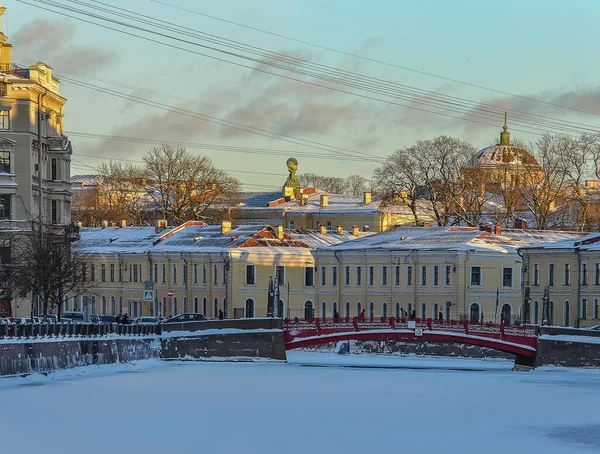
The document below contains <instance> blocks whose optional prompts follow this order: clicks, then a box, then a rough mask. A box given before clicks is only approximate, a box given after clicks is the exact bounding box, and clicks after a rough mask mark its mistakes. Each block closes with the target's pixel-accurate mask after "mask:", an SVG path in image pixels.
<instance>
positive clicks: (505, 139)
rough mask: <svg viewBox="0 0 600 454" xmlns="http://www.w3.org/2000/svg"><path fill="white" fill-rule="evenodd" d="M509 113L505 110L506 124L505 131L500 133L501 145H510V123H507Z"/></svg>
mask: <svg viewBox="0 0 600 454" xmlns="http://www.w3.org/2000/svg"><path fill="white" fill-rule="evenodd" d="M507 116H508V113H507V111H504V126H503V127H502V129H503V131H502V132H501V133H500V145H510V132H508V125H507V124H506V120H507Z"/></svg>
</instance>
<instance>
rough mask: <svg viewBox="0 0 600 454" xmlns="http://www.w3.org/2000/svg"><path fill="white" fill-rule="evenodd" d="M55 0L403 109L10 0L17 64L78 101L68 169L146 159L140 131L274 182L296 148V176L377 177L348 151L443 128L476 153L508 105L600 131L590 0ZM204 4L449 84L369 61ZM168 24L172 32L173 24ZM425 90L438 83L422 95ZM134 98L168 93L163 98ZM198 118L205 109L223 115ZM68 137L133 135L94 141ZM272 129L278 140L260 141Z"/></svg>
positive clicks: (251, 179)
mask: <svg viewBox="0 0 600 454" xmlns="http://www.w3.org/2000/svg"><path fill="white" fill-rule="evenodd" d="M50 1H51V2H55V3H57V4H61V5H66V6H70V7H75V8H84V6H82V5H83V4H87V5H95V6H99V7H102V8H108V6H107V5H114V6H118V7H121V8H127V9H129V10H132V11H134V12H136V13H141V14H145V15H147V16H151V17H152V18H154V19H161V20H164V21H168V22H170V23H171V25H170V26H171V27H175V26H177V27H180V26H183V27H189V29H193V30H188V32H193V33H194V34H196V37H189V36H188V37H183V38H185V39H186V40H188V41H193V42H194V43H203V44H207V43H206V42H204V41H200V40H199V39H198V38H197V33H198V32H203V33H209V34H212V35H217V36H218V37H219V38H225V39H230V40H235V41H238V42H241V43H243V44H246V45H251V46H256V47H260V48H262V49H264V50H269V51H273V52H281V53H286V54H287V55H291V56H295V57H300V58H303V59H306V60H310V61H312V62H315V63H318V64H321V65H327V66H330V67H334V68H338V69H343V70H344V71H348V72H351V73H353V74H352V76H357V75H363V76H369V77H374V78H378V79H381V81H379V86H378V87H376V86H375V85H374V83H375V82H373V81H372V80H371V81H369V85H368V87H371V90H373V87H375V88H376V89H377V90H379V91H378V92H377V93H375V94H374V93H373V92H372V91H371V92H368V93H367V92H364V91H361V90H360V88H357V87H343V86H342V87H340V86H338V85H332V84H331V83H329V82H322V81H317V80H315V79H311V78H309V77H306V76H298V75H297V74H290V73H284V72H280V73H281V74H283V75H288V76H291V77H295V78H302V79H304V80H306V81H308V82H311V83H319V84H325V85H329V86H331V87H333V88H338V89H339V88H341V89H343V90H345V91H352V92H354V93H359V94H362V95H365V96H370V97H379V98H384V99H386V100H388V101H390V102H392V103H399V104H402V105H403V106H398V105H395V104H390V103H384V102H381V101H377V100H372V99H367V98H365V97H359V96H355V95H352V94H346V93H340V92H339V91H334V90H331V89H326V88H319V87H315V86H313V85H309V84H303V83H300V82H296V81H293V80H290V79H285V78H281V77H277V76H273V75H269V74H264V73H261V72H258V71H256V70H255V69H252V68H256V64H255V63H252V62H248V61H246V60H239V59H236V57H231V56H229V55H224V54H219V53H212V55H214V56H217V57H218V58H224V59H227V60H230V61H236V62H238V63H242V64H245V65H248V66H250V67H251V68H244V67H240V66H235V65H232V64H229V63H226V62H219V61H216V60H215V59H211V58H207V57H203V56H200V55H197V54H194V53H190V52H185V51H182V50H178V49H173V48H169V47H165V46H163V45H161V44H158V43H152V42H148V41H143V40H140V39H138V38H135V37H132V36H127V35H123V34H120V33H118V32H115V31H111V30H107V29H104V28H100V27H97V26H94V25H91V24H88V23H84V22H80V21H77V20H75V19H72V18H68V17H64V16H61V15H59V14H56V13H52V12H48V11H43V10H41V9H38V8H36V7H34V6H32V5H39V6H44V7H47V8H51V9H55V8H54V7H52V6H48V5H47V4H45V5H44V4H42V3H40V1H39V0H23V1H20V0H4V2H3V3H4V6H5V7H6V8H7V13H6V15H5V21H4V24H3V30H4V33H5V34H7V35H8V36H9V42H10V43H12V44H13V46H14V48H13V60H14V62H15V63H18V64H31V63H35V62H36V61H39V60H41V61H44V62H45V63H47V64H49V65H50V66H52V67H53V68H54V71H55V74H56V76H57V77H58V78H59V80H61V93H62V94H63V95H64V96H65V97H66V98H67V99H68V102H67V105H66V109H65V118H64V125H65V131H66V132H67V134H68V133H69V132H71V133H73V134H72V135H71V138H72V141H73V146H74V155H73V159H74V161H73V166H72V174H82V173H94V170H93V168H90V167H89V166H91V167H94V166H95V165H97V163H98V162H99V160H100V159H102V158H104V159H110V158H117V159H130V160H134V161H135V160H139V159H140V158H141V156H142V155H143V153H144V151H145V150H147V149H148V148H149V147H151V146H152V144H149V143H139V142H140V139H144V140H145V141H146V142H148V141H150V142H153V143H154V142H160V141H179V142H186V143H189V144H193V145H194V148H191V147H190V148H189V150H190V151H192V152H193V153H205V154H207V155H208V156H210V157H211V158H212V159H213V161H214V163H215V164H216V165H217V166H219V167H221V168H223V169H226V170H228V171H231V172H232V174H233V175H234V176H236V177H237V178H239V179H240V180H241V181H242V183H243V184H244V188H245V189H247V190H256V191H260V190H272V189H279V188H280V187H281V186H282V184H283V183H284V181H285V179H286V166H285V161H286V159H287V158H288V157H289V156H295V157H297V158H298V160H299V162H300V168H299V173H303V172H316V173H321V174H327V175H332V176H342V177H343V176H348V175H350V174H353V173H359V174H361V175H363V176H365V177H366V178H369V177H370V176H371V174H372V171H373V169H374V168H375V167H376V165H377V163H375V162H372V161H373V159H372V158H371V161H368V160H357V159H352V160H350V159H344V156H348V155H354V156H358V155H363V156H364V155H369V156H370V157H372V156H376V157H379V158H381V159H383V158H385V157H386V156H387V155H389V154H390V153H391V152H393V151H394V150H395V149H397V148H400V147H403V146H407V145H410V144H412V143H413V142H414V141H416V140H423V139H430V138H433V137H436V136H438V135H441V134H445V135H451V136H454V137H457V138H459V139H462V140H465V141H468V142H470V143H472V144H473V145H474V146H475V147H477V148H482V147H484V146H487V145H489V143H490V142H491V141H494V140H497V137H498V134H499V132H500V130H501V127H502V124H503V114H502V113H501V111H502V110H504V109H508V111H509V113H508V116H509V130H510V131H511V133H512V137H513V138H519V139H521V140H524V141H530V140H535V139H536V138H537V137H539V136H538V134H541V133H543V132H544V131H548V132H553V131H555V132H564V131H565V130H562V131H561V130H559V129H557V128H556V127H555V125H553V124H551V123H552V122H556V121H558V123H557V124H558V125H561V126H565V125H566V123H564V122H565V121H570V122H573V123H569V124H568V125H569V127H571V128H573V130H569V131H568V132H569V133H570V134H576V133H577V132H578V131H579V130H581V128H584V127H585V128H587V130H590V131H594V130H600V87H599V85H598V81H599V80H600V64H599V63H598V61H599V58H598V57H599V53H600V52H599V50H598V43H599V42H600V27H598V26H597V24H598V22H599V20H600V2H597V1H595V0H588V1H583V0H579V1H576V0H574V1H569V2H564V1H550V0H539V1H534V0H529V1H522V0H520V1H494V2H487V1H486V2H482V1H476V0H474V1H467V0H462V1H460V0H454V1H441V0H440V1H433V0H422V1H418V2H415V1H400V0H396V1H371V2H366V1H356V0H337V1H318V0H294V1H292V0H288V1H285V0H256V1H246V0H219V1H201V0H160V1H162V2H164V3H168V4H169V5H171V6H175V7H178V8H184V9H188V10H191V11H182V10H181V9H174V8H172V7H169V6H166V5H163V4H160V3H157V2H154V1H152V0H127V1H123V0H120V1H118V0H101V2H93V1H92V0H76V1H69V0H50ZM26 3H30V4H31V5H28V4H26ZM195 13H202V14H206V15H210V16H215V17H218V18H220V19H224V20H227V21H233V22H238V23H241V24H244V25H247V26H250V27H254V28H258V29H263V30H266V31H269V32H272V33H275V34H279V35H284V36H285V37H290V38H294V39H296V40H299V41H305V42H309V43H313V44H317V45H319V46H324V47H328V48H332V49H336V50H339V51H343V52H346V53H351V54H358V55H361V56H364V57H368V58H370V59H373V60H380V61H383V62H386V63H389V64H391V65H396V66H402V67H405V68H410V69H413V70H417V71H422V72H427V73H431V74H435V75H438V76H441V77H443V78H446V79H443V78H436V77H431V76H428V75H425V74H421V73H418V72H415V71H409V70H406V69H401V68H398V67H394V66H391V65H384V64H380V63H376V62H373V61H365V60H361V59H359V58H355V57H352V56H348V55H343V54H340V53H335V52H332V51H328V50H325V49H322V48H318V47H314V46H310V45H308V44H303V43H300V42H297V41H292V40H288V39H285V38H284V37H280V36H273V35H270V34H265V33H262V32H259V31H256V30H251V29H248V28H244V27H240V26H236V25H234V24H231V23H227V22H224V21H220V20H216V19H212V18H208V17H206V16H201V15H199V14H195ZM66 14H73V13H66ZM99 14H103V15H105V16H108V14H105V13H102V12H100V13H99ZM73 15H74V16H77V14H73ZM138 17H139V16H138ZM86 19H88V20H94V19H90V18H89V17H88V18H86ZM96 21H97V22H101V21H99V20H96ZM107 25H108V24H107ZM137 25H139V24H137ZM113 26H114V25H113ZM143 26H144V27H149V26H148V25H143ZM117 28H119V27H118V26H117ZM149 28H153V27H149ZM128 32H135V30H131V29H129V30H128ZM136 33H143V32H136ZM161 33H165V34H169V32H168V31H167V32H165V31H164V30H162V31H161ZM170 34H171V35H173V33H170ZM145 36H148V37H150V38H151V39H155V40H158V41H160V42H163V43H166V42H168V43H171V44H173V45H177V46H181V47H185V48H187V49H190V50H192V51H193V52H203V53H210V52H209V51H206V49H204V48H201V47H198V46H197V45H194V44H190V43H182V42H181V41H171V40H169V39H168V38H166V37H160V36H155V35H149V34H145ZM178 36H179V35H178ZM241 53H243V54H244V55H248V53H247V52H241ZM260 68H263V69H266V70H268V71H273V70H272V69H271V68H269V67H265V66H260ZM74 73H77V74H74ZM61 76H63V77H61ZM90 77H94V78H100V79H102V80H98V79H90ZM65 78H71V79H76V80H78V81H81V82H84V83H87V84H92V85H94V86H98V87H102V88H103V89H105V90H109V91H117V92H119V93H121V96H124V97H125V99H123V97H121V98H119V97H114V96H110V95H108V94H105V93H99V92H97V91H92V90H90V89H88V88H83V87H80V86H76V85H74V84H73V83H71V82H69V81H67V80H65ZM447 79H454V80H458V81H461V82H466V83H469V84H473V85H480V86H485V87H487V88H491V89H493V90H497V91H500V92H505V93H510V94H515V95H519V96H521V97H527V98H536V99H540V100H543V101H545V102H546V103H551V104H554V105H549V104H542V103H535V102H533V101H529V100H526V99H523V98H516V97H513V96H510V95H507V94H502V93H498V92H494V91H490V90H485V89H482V88H476V87H473V86H468V85H465V84H460V83H456V82H451V81H449V80H447ZM384 81H385V82H384ZM382 84H383V85H382ZM391 84H402V87H400V86H399V85H393V86H392V85H391ZM392 90H396V91H395V93H396V94H398V93H399V91H398V90H402V93H401V94H400V95H399V96H401V97H400V98H398V97H395V95H394V93H392ZM418 90H427V91H430V92H434V93H433V95H431V94H427V95H424V94H422V93H421V94H419V93H418V92H417V91H418ZM157 92H159V93H157ZM415 93H417V94H419V96H418V97H415ZM439 95H446V96H454V97H458V98H461V99H460V100H455V101H456V103H457V105H458V107H454V106H451V107H450V108H452V109H455V110H453V111H450V110H444V111H443V113H444V114H445V115H451V116H452V117H454V118H450V117H449V116H444V115H435V114H432V113H427V112H423V111H421V110H417V109H427V110H432V108H431V103H432V102H436V101H435V100H436V99H438V98H432V97H431V96H439ZM407 96H408V98H407ZM411 97H412V98H411ZM134 99H136V100H140V99H142V100H145V102H149V103H161V104H162V105H163V106H162V107H163V109H158V108H156V107H153V106H149V105H143V104H140V103H137V102H134ZM446 100H448V98H446ZM466 102H473V103H485V104H490V105H493V106H496V107H497V109H496V110H497V111H492V110H488V111H486V112H484V113H479V114H477V116H470V117H468V118H471V119H474V120H476V121H479V122H481V123H485V124H480V123H473V122H468V121H466V120H465V118H467V117H466V115H465V114H466V112H468V109H465V107H464V103H466ZM474 105H475V104H474ZM406 106H409V107H406ZM559 106H562V107H559ZM171 107H177V108H179V109H184V110H185V111H186V112H187V116H185V115H180V114H177V113H175V112H173V111H169V110H170V108H171ZM411 107H412V108H411ZM567 107H570V108H572V109H578V110H580V111H587V112H588V113H583V112H579V111H575V110H569V109H567ZM415 108H416V109H415ZM456 109H458V110H456ZM433 110H436V109H435V108H434V109H433ZM438 111H439V110H438ZM511 111H515V113H514V114H511ZM196 114H200V115H205V116H207V115H208V116H211V117H213V118H212V120H213V122H208V121H206V120H205V119H202V118H198V116H197V115H196ZM531 114H533V115H536V117H529V119H531V120H532V121H533V122H534V123H535V124H529V125H528V124H525V123H524V122H521V121H520V120H519V115H520V116H521V119H524V118H525V117H524V115H531ZM190 115H192V117H190ZM538 116H544V117H546V118H545V119H540V117H538ZM203 118H207V117H203ZM511 119H512V122H511ZM223 120H225V121H228V122H232V123H230V124H233V123H235V125H234V126H235V128H231V127H225V126H220V125H217V124H215V122H214V121H223ZM248 127H253V128H257V129H258V130H260V134H252V133H249V132H246V131H244V130H245V129H247V128H248ZM519 130H521V131H519ZM526 131H528V132H526ZM74 133H83V134H85V135H89V134H99V135H103V136H106V135H110V136H119V137H126V138H128V139H126V140H127V141H112V140H104V139H103V138H101V139H90V138H86V137H78V136H76V135H75V134H74ZM273 133H274V134H279V135H280V137H281V138H282V139H284V140H278V139H276V138H272V137H265V134H273ZM129 138H134V141H131V140H130V139H129ZM307 141H310V142H307ZM298 142H302V144H301V143H298ZM224 147H226V148H224ZM232 147H233V149H232ZM331 147H335V148H331ZM206 148H211V149H210V150H208V149H206ZM323 148H326V149H330V150H333V151H329V152H327V151H324V150H323ZM250 149H253V150H250ZM234 150H235V151H234ZM267 153H268V154H267ZM324 155H327V156H329V159H325V158H324V157H323V156H324ZM98 157H99V158H98ZM251 172H261V173H260V174H258V173H257V174H254V173H251Z"/></svg>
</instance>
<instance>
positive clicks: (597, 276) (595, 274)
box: [594, 263, 600, 285]
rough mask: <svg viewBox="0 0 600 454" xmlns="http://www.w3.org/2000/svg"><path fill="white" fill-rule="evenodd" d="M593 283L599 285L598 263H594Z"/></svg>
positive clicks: (599, 265)
mask: <svg viewBox="0 0 600 454" xmlns="http://www.w3.org/2000/svg"><path fill="white" fill-rule="evenodd" d="M594 285H600V263H595V264H594Z"/></svg>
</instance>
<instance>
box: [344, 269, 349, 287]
mask: <svg viewBox="0 0 600 454" xmlns="http://www.w3.org/2000/svg"><path fill="white" fill-rule="evenodd" d="M344 285H350V267H349V266H348V265H346V266H345V267H344Z"/></svg>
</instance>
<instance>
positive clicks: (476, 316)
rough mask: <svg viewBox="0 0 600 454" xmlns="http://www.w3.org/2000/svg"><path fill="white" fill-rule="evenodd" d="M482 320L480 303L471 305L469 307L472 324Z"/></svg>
mask: <svg viewBox="0 0 600 454" xmlns="http://www.w3.org/2000/svg"><path fill="white" fill-rule="evenodd" d="M480 320H481V308H480V307H479V303H471V306H469V321H470V322H471V323H479V321H480Z"/></svg>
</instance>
